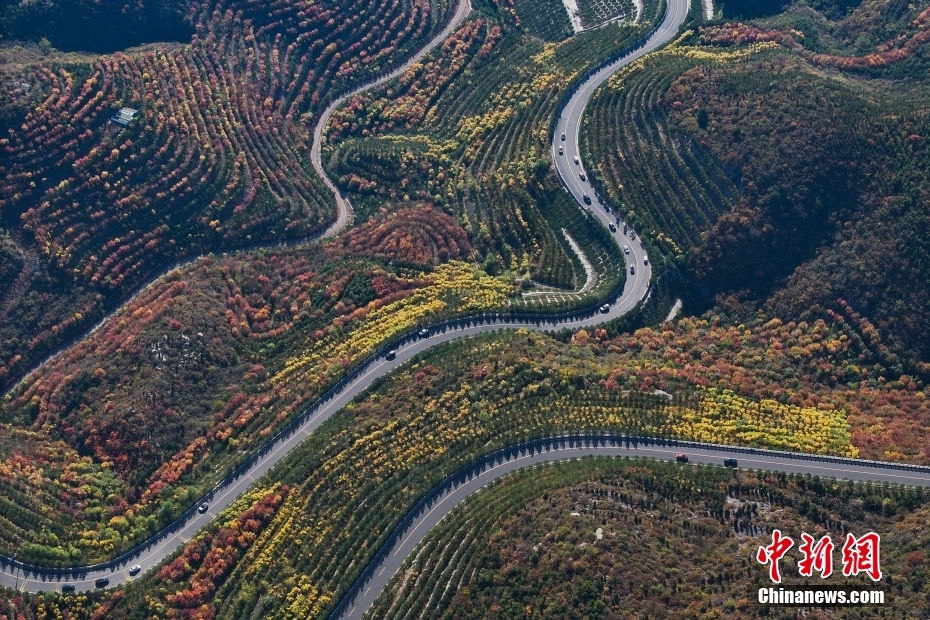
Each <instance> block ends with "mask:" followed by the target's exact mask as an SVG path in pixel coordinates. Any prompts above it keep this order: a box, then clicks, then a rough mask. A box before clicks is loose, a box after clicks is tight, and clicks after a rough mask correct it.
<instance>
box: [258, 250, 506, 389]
mask: <svg viewBox="0 0 930 620" xmlns="http://www.w3.org/2000/svg"><path fill="white" fill-rule="evenodd" d="M420 278H421V279H423V280H426V281H429V282H430V284H428V285H427V286H424V287H423V288H421V289H419V290H417V291H416V292H415V293H414V294H413V295H410V296H408V297H405V298H404V299H400V300H398V301H395V302H394V303H391V304H387V305H385V306H382V307H380V308H377V309H375V310H373V311H372V312H371V313H370V314H368V316H367V317H366V318H365V319H364V320H363V321H362V322H361V324H360V325H358V327H357V328H356V329H353V330H352V332H351V333H349V334H343V333H340V332H339V331H338V330H337V331H334V332H333V333H332V334H331V335H330V336H327V337H326V338H323V339H322V340H320V341H319V342H316V343H312V342H311V343H308V348H307V349H305V350H304V351H303V352H302V353H300V354H299V355H296V356H294V357H292V358H290V359H289V360H288V361H287V362H286V363H285V366H284V369H283V370H282V371H281V372H280V373H278V374H277V375H276V376H275V377H274V379H273V381H274V382H275V383H280V382H282V381H284V380H289V379H293V378H295V374H298V373H303V372H306V371H317V372H319V371H320V370H321V369H322V370H323V371H324V372H325V371H326V370H328V368H326V366H328V365H331V364H335V363H340V364H341V363H344V362H347V361H351V360H356V359H358V358H359V357H360V356H362V355H364V354H366V353H369V352H371V351H372V350H374V349H375V348H376V347H377V346H379V345H381V344H382V343H383V342H384V341H385V340H388V339H390V338H392V337H393V336H396V335H398V334H400V333H402V332H404V331H406V330H408V329H410V328H411V327H413V326H414V325H417V324H418V323H421V322H425V321H426V320H427V319H428V318H430V317H434V316H436V315H438V314H443V313H447V312H456V313H469V312H480V311H483V310H493V309H499V308H502V307H503V306H505V305H506V303H507V297H508V296H509V295H511V294H513V285H512V284H509V283H506V282H504V281H502V280H500V279H498V278H494V277H491V276H489V275H487V273H485V272H484V271H482V270H480V269H478V268H476V267H474V266H473V265H470V264H468V263H463V262H460V261H452V262H449V263H446V264H444V265H440V266H438V267H437V268H436V269H435V271H433V272H431V273H424V274H422V275H421V276H420ZM321 365H323V366H321Z"/></svg>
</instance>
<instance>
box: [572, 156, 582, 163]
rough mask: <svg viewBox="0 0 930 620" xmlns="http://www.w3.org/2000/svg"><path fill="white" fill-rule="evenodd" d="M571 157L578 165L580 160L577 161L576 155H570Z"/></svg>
mask: <svg viewBox="0 0 930 620" xmlns="http://www.w3.org/2000/svg"><path fill="white" fill-rule="evenodd" d="M572 159H573V160H574V161H575V164H579V165H580V164H581V162H580V161H578V156H577V155H573V156H572Z"/></svg>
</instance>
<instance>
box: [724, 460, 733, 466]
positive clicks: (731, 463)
mask: <svg viewBox="0 0 930 620" xmlns="http://www.w3.org/2000/svg"><path fill="white" fill-rule="evenodd" d="M723 466H724V467H736V459H723Z"/></svg>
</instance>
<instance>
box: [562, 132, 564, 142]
mask: <svg viewBox="0 0 930 620" xmlns="http://www.w3.org/2000/svg"><path fill="white" fill-rule="evenodd" d="M562 142H565V134H564V133H563V134H562Z"/></svg>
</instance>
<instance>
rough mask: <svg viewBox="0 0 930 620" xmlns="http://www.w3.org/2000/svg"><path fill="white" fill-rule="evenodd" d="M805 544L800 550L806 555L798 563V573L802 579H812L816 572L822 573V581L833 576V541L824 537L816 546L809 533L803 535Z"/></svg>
mask: <svg viewBox="0 0 930 620" xmlns="http://www.w3.org/2000/svg"><path fill="white" fill-rule="evenodd" d="M801 538H802V539H803V540H804V542H803V543H802V544H801V546H800V547H798V549H800V550H801V553H803V554H804V559H803V560H801V561H800V562H798V572H799V573H801V576H802V577H810V576H811V575H813V574H814V570H815V569H816V570H817V572H819V573H820V578H821V579H826V578H827V577H829V576H830V575H832V574H833V541H832V540H830V537H829V536H824V537H823V538H821V539H820V540H818V541H817V544H814V537H813V536H811V535H810V534H808V533H807V532H805V533H803V534H801Z"/></svg>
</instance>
